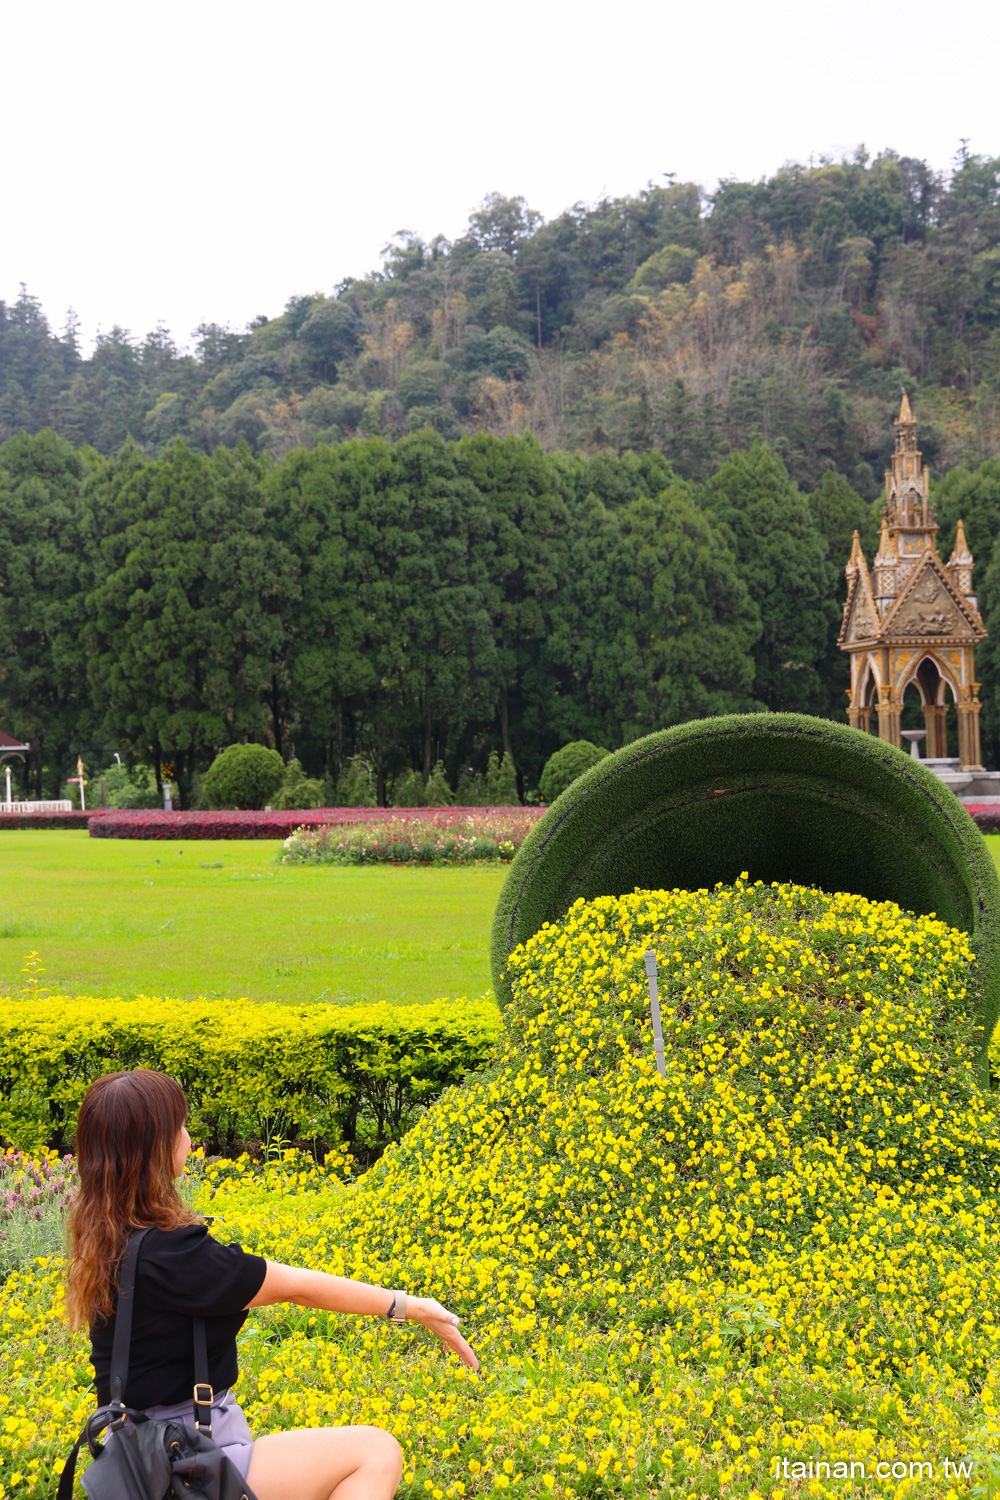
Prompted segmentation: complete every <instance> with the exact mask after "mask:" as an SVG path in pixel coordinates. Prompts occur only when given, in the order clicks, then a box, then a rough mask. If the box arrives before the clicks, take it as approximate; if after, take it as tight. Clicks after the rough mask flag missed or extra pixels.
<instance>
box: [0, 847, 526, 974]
mask: <svg viewBox="0 0 1000 1500" xmlns="http://www.w3.org/2000/svg"><path fill="white" fill-rule="evenodd" d="M280 848H281V845H280V843H279V842H278V841H272V840H261V841H260V842H257V841H253V842H246V841H242V840H238V839H237V840H232V841H229V840H220V841H219V842H218V843H214V842H213V843H211V844H206V843H191V844H183V843H166V842H164V843H159V842H157V843H147V842H145V841H136V842H126V841H124V840H119V839H107V840H106V839H91V838H88V836H87V835H86V834H85V833H80V832H76V831H75V830H72V831H67V832H56V831H46V832H44V833H42V832H39V833H32V832H30V831H28V832H7V833H3V832H0V993H3V994H12V993H16V991H17V990H18V989H19V988H20V986H21V984H22V983H23V979H22V976H21V972H20V971H21V967H22V965H23V963H24V958H25V955H26V954H27V953H28V952H30V951H31V950H32V949H37V951H38V955H39V959H40V961H41V963H42V964H43V965H44V966H45V973H44V974H42V975H41V976H40V982H41V983H43V984H44V985H46V986H48V988H50V989H54V990H61V991H64V992H67V991H68V992H69V993H73V994H88V993H89V994H97V995H116V994H120V995H123V996H133V995H135V994H140V993H144V994H147V995H171V996H176V997H178V998H182V999H188V998H194V997H195V996H197V995H199V994H202V995H207V996H219V995H226V996H243V995H245V996H248V997H249V998H250V999H252V1000H288V1001H305V1000H323V1001H325V1002H327V1003H340V1002H343V1003H350V1002H353V1001H376V1000H389V1001H399V1002H411V1003H412V1002H422V1001H428V1000H435V999H437V998H439V997H440V996H442V995H469V996H474V995H481V994H482V993H483V991H484V990H485V989H486V988H487V986H488V984H489V968H488V954H487V945H488V934H489V928H490V919H491V916H492V913H493V908H494V906H495V905H496V900H497V895H498V893H499V890H500V887H501V885H502V884H503V879H504V874H505V869H506V867H496V868H494V867H489V866H484V867H474V868H468V867H456V868H443V869H439V868H426V869H425V868H415V869H393V868H390V867H379V868H372V869H368V868H366V869H314V868H297V869H291V868H285V867H283V866H281V865H279V864H278V863H277V855H278V852H279V850H280Z"/></svg>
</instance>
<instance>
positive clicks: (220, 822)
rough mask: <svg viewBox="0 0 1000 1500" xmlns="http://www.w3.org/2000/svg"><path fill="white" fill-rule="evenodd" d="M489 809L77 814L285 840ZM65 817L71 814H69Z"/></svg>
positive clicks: (134, 827)
mask: <svg viewBox="0 0 1000 1500" xmlns="http://www.w3.org/2000/svg"><path fill="white" fill-rule="evenodd" d="M485 811H486V809H485V808H482V807H409V808H396V809H393V810H392V811H389V810H387V809H386V808H384V807H317V808H309V809H304V808H300V809H299V810H298V811H292V812H168V813H167V812H111V811H106V810H105V809H103V808H99V809H98V811H97V812H95V813H78V814H76V815H75V816H76V817H78V818H80V819H83V818H87V819H89V827H90V836H91V838H95V839H286V838H288V837H289V835H290V834H292V833H294V832H295V830H296V828H322V827H332V826H334V825H342V824H349V823H378V822H382V823H384V822H385V820H386V818H388V817H395V818H400V819H405V820H407V821H409V820H411V819H412V820H416V821H419V822H421V823H424V822H431V823H433V825H434V826H435V827H447V826H448V825H450V824H452V823H457V822H464V821H465V819H467V818H468V817H469V815H470V813H471V814H477V815H482V814H483V813H484V812H485ZM502 811H503V813H504V814H511V815H515V816H516V815H517V814H518V813H520V814H521V815H522V816H523V815H527V816H528V817H532V818H533V817H537V816H539V815H540V813H541V811H542V809H541V808H513V807H509V808H503V809H502ZM62 816H66V817H68V816H69V814H63V815H62ZM39 822H41V820H39ZM2 826H3V825H2V824H0V827H2ZM49 826H50V827H51V826H54V825H52V824H50V825H49ZM73 826H76V825H73Z"/></svg>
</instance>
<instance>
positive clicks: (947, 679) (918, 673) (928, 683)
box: [899, 647, 964, 708]
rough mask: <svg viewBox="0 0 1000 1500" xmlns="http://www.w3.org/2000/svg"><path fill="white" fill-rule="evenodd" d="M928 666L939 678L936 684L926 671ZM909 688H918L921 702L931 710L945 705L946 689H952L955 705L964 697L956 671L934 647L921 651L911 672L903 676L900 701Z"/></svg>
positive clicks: (910, 669) (900, 685)
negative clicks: (932, 707) (933, 707)
mask: <svg viewBox="0 0 1000 1500" xmlns="http://www.w3.org/2000/svg"><path fill="white" fill-rule="evenodd" d="M927 666H931V667H933V668H934V671H935V673H936V676H937V682H936V683H932V680H931V679H930V676H929V674H928V672H927V671H926V668H927ZM909 687H916V689H917V692H918V693H919V694H920V701H921V703H922V704H923V705H924V707H925V708H929V707H931V706H932V705H933V706H939V705H941V704H944V703H945V702H946V700H945V696H944V690H945V688H946V687H949V688H951V698H952V702H953V703H958V702H960V701H961V699H962V697H963V696H964V694H963V692H962V687H961V684H960V683H959V681H958V679H957V677H956V676H955V672H954V669H953V668H952V667H951V666H950V665H949V664H948V662H946V661H945V660H944V658H943V657H942V656H939V655H938V653H937V652H936V651H935V650H934V649H933V648H932V647H926V648H925V649H924V650H923V651H921V653H920V655H919V656H918V657H917V658H916V659H915V660H914V662H913V663H912V665H911V667H910V668H909V670H908V671H907V672H906V674H905V675H904V676H903V678H902V680H901V682H900V684H899V696H900V699H902V698H903V696H904V694H905V693H906V690H907V688H909Z"/></svg>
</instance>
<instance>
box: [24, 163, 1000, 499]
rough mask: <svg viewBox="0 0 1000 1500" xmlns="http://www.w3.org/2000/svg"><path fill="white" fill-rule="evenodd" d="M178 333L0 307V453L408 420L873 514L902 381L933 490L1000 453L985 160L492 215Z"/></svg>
mask: <svg viewBox="0 0 1000 1500" xmlns="http://www.w3.org/2000/svg"><path fill="white" fill-rule="evenodd" d="M192 338H193V352H192V353H182V352H179V351H178V348H177V346H176V345H175V343H174V341H173V339H172V337H171V336H170V334H169V333H168V332H167V331H166V330H165V329H163V328H158V329H156V330H155V331H153V332H152V333H149V334H148V335H146V337H145V338H133V337H132V336H131V335H130V334H129V333H128V332H126V331H125V330H123V329H121V328H117V327H115V328H112V329H111V331H110V332H109V333H107V334H105V335H103V336H101V337H100V338H99V339H98V341H97V345H96V347H95V349H94V350H93V352H92V353H91V354H89V355H87V356H85V355H84V354H83V353H82V352H81V349H80V347H79V340H78V335H77V330H76V324H75V319H74V318H73V317H72V315H70V316H69V318H68V320H67V324H66V327H65V329H64V330H63V332H62V333H61V334H58V335H57V334H53V333H52V332H51V330H50V329H49V327H48V325H47V323H46V320H45V318H44V316H43V315H42V313H41V310H40V308H39V306H38V304H37V302H36V301H35V300H34V299H33V298H32V297H31V295H30V294H29V292H28V291H24V292H23V294H22V295H21V297H20V298H19V299H18V300H17V301H16V302H15V303H14V304H13V305H9V306H4V305H3V304H2V303H0V440H2V439H3V438H6V437H9V436H13V435H14V434H15V433H17V432H19V431H22V430H23V431H26V432H28V433H36V432H39V431H41V430H42V429H43V428H46V427H50V428H52V429H53V430H54V431H56V432H58V433H59V434H60V435H61V436H63V437H65V438H66V439H67V440H68V441H69V442H71V443H72V444H73V445H74V446H79V445H81V444H88V445H91V446H93V447H94V448H96V449H97V450H98V452H100V453H104V454H111V453H113V452H115V451H116V450H117V449H118V448H119V447H120V446H121V444H122V443H123V442H124V441H125V440H126V438H129V437H130V438H131V439H132V440H133V441H134V442H136V443H138V444H139V445H141V447H142V448H143V450H144V451H145V452H146V453H147V454H149V455H150V456H153V457H155V456H158V455H159V454H161V453H163V452H164V451H166V449H167V448H168V447H169V445H170V444H171V443H173V442H174V441H175V440H176V439H177V438H182V439H183V440H184V441H185V443H186V444H187V445H188V446H189V447H191V448H192V449H194V450H195V451H199V452H202V453H205V454H210V453H212V452H214V451H215V449H216V448H217V447H219V446H220V445H222V446H226V447H230V448H233V447H235V446H236V445H237V444H238V443H240V442H245V443H246V444H247V445H248V446H249V448H250V450H251V452H252V453H253V454H254V455H255V456H261V455H265V454H267V455H270V456H271V457H273V458H279V459H280V458H283V457H284V456H285V455H286V454H288V453H290V452H291V451H292V450H294V449H297V448H300V447H305V448H313V447H315V445H316V444H318V443H324V444H325V443H333V442H337V441H340V440H341V439H346V438H352V437H377V436H381V437H385V438H388V439H394V438H397V437H399V436H401V435H403V434H405V433H408V432H413V431H416V430H419V429H420V428H422V427H424V426H425V425H427V424H430V425H431V426H433V427H434V428H435V429H436V430H437V431H438V432H439V433H440V434H441V435H442V436H443V437H445V438H447V439H454V438H458V437H460V436H462V435H463V434H471V433H473V432H485V433H488V434H490V435H493V436H499V437H503V436H508V435H511V434H522V433H532V434H533V435H534V436H535V437H537V438H538V440H539V442H540V443H541V444H542V446H543V447H544V448H545V449H547V450H555V449H564V450H582V451H585V452H590V453H593V452H597V451H601V450H607V451H610V452H612V453H618V454H620V453H623V452H625V451H631V452H634V453H643V452H650V451H653V450H656V451H658V452H660V453H662V454H663V455H664V456H665V457H666V459H667V460H668V461H669V463H670V465H671V467H672V469H673V471H674V472H675V473H676V474H677V475H678V476H680V477H681V478H682V479H686V480H691V481H695V482H699V483H701V482H704V481H706V480H707V479H708V478H709V477H710V475H711V474H712V473H713V472H714V471H715V469H716V468H717V467H718V465H719V464H720V463H721V462H722V461H724V460H725V459H726V458H727V457H728V456H729V455H730V454H731V453H734V452H737V451H740V450H743V449H746V448H749V447H750V445H751V444H752V443H753V442H754V441H755V440H760V441H763V442H766V443H768V444H769V445H770V446H771V448H772V449H773V450H774V452H775V453H776V454H778V455H779V456H780V457H781V459H782V461H783V462H784V463H785V464H786V466H787V468H788V470H789V473H790V474H791V476H792V478H793V479H794V480H795V481H796V483H797V484H799V485H800V486H801V487H803V488H806V489H813V488H815V486H816V485H817V484H818V483H819V480H820V477H821V476H822V474H823V472H824V470H827V469H830V470H833V471H835V472H836V473H839V474H841V475H843V476H844V477H845V478H846V479H847V480H848V481H849V483H850V484H851V485H852V486H853V487H854V489H856V490H857V491H858V492H859V493H860V494H861V495H862V496H864V498H866V499H874V498H875V496H876V494H877V491H878V488H879V485H880V483H881V475H882V470H883V467H884V464H885V459H886V456H887V452H888V449H889V446H890V442H891V418H892V416H893V415H894V414H895V410H896V408H897V407H898V401H899V391H900V386H901V385H904V384H905V385H906V387H907V389H908V390H909V391H910V393H911V396H913V397H914V398H915V402H916V405H917V406H918V408H919V411H920V420H921V439H922V442H923V447H924V451H925V456H926V457H927V459H928V461H929V462H930V463H931V465H932V470H933V471H934V472H935V473H940V472H943V471H945V470H947V469H949V468H952V467H954V466H956V465H957V464H960V463H966V464H970V465H973V466H975V465H976V464H978V463H979V462H981V461H982V460H983V459H984V458H988V457H991V456H992V455H994V454H996V453H998V452H1000V158H985V157H981V156H974V155H971V154H969V153H967V152H966V151H965V150H964V149H963V151H962V152H960V154H959V156H958V158H957V159H956V162H955V164H954V168H953V170H952V171H950V172H949V173H946V174H939V173H935V172H934V171H932V170H931V169H930V168H929V167H928V165H927V164H926V163H925V162H922V161H918V160H915V159H913V158H910V157H905V156H900V155H897V154H896V153H894V152H884V153H882V154H881V155H879V156H877V157H875V158H874V159H870V158H868V157H867V156H866V155H865V154H864V152H858V153H857V154H856V155H855V157H854V158H853V159H851V160H844V161H840V162H834V161H826V160H824V161H821V162H820V163H819V164H818V165H810V166H803V165H788V166H785V167H783V168H782V169H781V170H780V171H779V172H777V173H776V174H775V175H774V176H773V177H772V178H771V179H769V180H767V181H762V182H756V183H750V182H736V181H727V182H723V183H722V184H721V185H720V186H719V188H718V189H717V191H716V192H714V193H713V194H712V195H711V196H709V197H707V198H706V197H705V196H704V195H703V194H702V192H701V191H700V190H699V188H698V187H697V186H696V185H694V184H692V183H677V182H673V181H671V182H669V183H667V184H666V185H663V186H649V187H647V188H646V189H645V190H643V191H642V192H639V193H638V194H637V195H636V196H634V197H626V198H619V199H607V200H605V201H603V202H600V203H598V204H596V205H594V206H586V205H583V204H577V205H575V206H574V207H573V208H571V209H568V210H567V211H566V212H565V213H563V214H561V215H559V217H557V218H555V219H553V220H551V221H550V222H548V223H543V222H542V221H541V219H540V216H539V215H538V214H536V213H534V212H532V210H531V209H530V208H529V207H528V206H527V205H526V203H525V202H524V201H523V199H520V198H510V199H507V198H502V197H500V196H498V195H492V196H490V197H489V198H487V199H486V200H485V202H484V203H483V204H482V205H481V206H480V208H479V209H477V210H476V211H475V212H474V213H472V215H471V216H470V219H469V224H468V229H467V231H466V233H465V234H464V235H463V236H462V237H461V238H459V239H457V240H455V241H454V242H448V241H447V240H445V239H443V238H440V237H439V238H436V239H434V240H432V241H431V242H430V243H429V244H425V243H424V242H423V241H422V240H420V239H419V238H417V237H416V236H414V235H412V234H407V233H403V234H399V235H397V236H396V237H395V238H394V239H393V240H392V242H391V243H390V244H389V245H388V246H387V247H386V250H385V252H384V260H383V264H382V266H381V269H380V270H378V271H377V272H374V273H372V274H371V275H368V276H365V277H363V278H360V279H358V280H348V281H346V282H344V283H343V284H341V285H340V286H338V287H336V288H335V289H334V290H333V291H332V292H330V293H328V294H325V293H322V292H316V293H315V294H312V295H300V296H294V297H292V298H291V299H290V301H289V302H288V305H287V307H286V308H285V310H284V312H283V313H282V314H281V315H280V316H278V317H268V316H263V315H262V316H261V317H259V318H257V319H255V320H254V322H253V324H252V325H251V326H250V327H249V328H248V329H246V330H245V331H239V332H234V331H232V330H230V329H227V328H222V327H219V326H216V325H213V324H209V325H204V326H202V327H200V328H198V329H197V330H195V331H194V333H193V335H192Z"/></svg>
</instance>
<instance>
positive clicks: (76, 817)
mask: <svg viewBox="0 0 1000 1500" xmlns="http://www.w3.org/2000/svg"><path fill="white" fill-rule="evenodd" d="M97 811H98V812H105V811H106V809H105V808H103V807H99V808H98V809H97ZM94 816H95V814H94V813H92V812H90V811H87V812H57V813H49V812H46V813H18V812H12V813H0V833H2V832H3V830H4V829H5V828H86V827H87V824H88V823H89V822H90V820H91V818H92V817H94ZM111 816H115V815H114V814H112V815H111Z"/></svg>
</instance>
